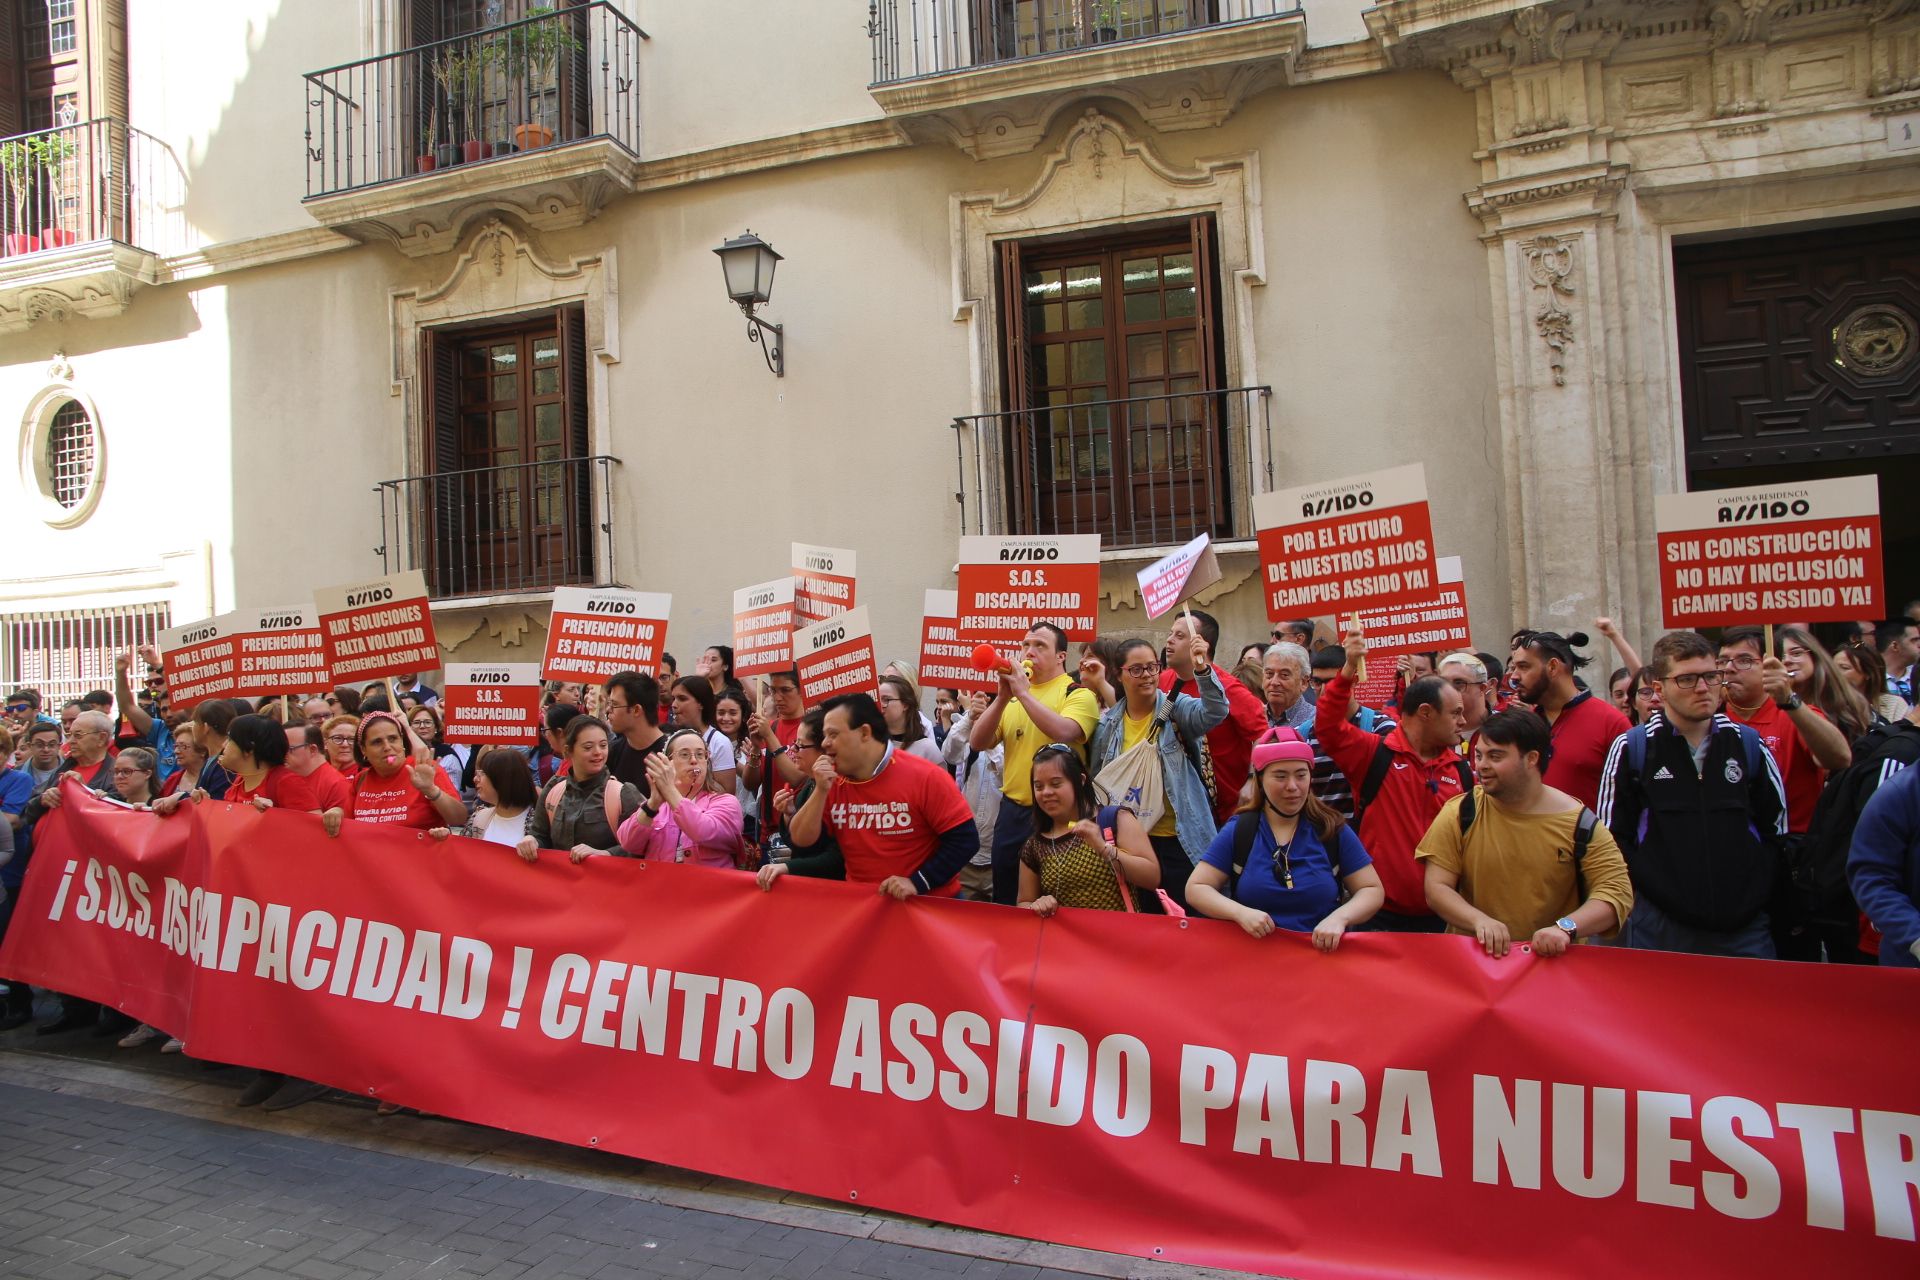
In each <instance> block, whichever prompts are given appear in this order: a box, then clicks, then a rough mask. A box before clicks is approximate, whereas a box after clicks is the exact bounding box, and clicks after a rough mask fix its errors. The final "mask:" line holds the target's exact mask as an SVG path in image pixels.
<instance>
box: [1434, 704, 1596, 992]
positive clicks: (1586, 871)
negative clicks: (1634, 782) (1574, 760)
mask: <svg viewBox="0 0 1920 1280" xmlns="http://www.w3.org/2000/svg"><path fill="white" fill-rule="evenodd" d="M1552 759H1553V731H1552V730H1551V729H1550V728H1548V726H1547V722H1546V721H1545V720H1543V719H1541V718H1540V716H1538V715H1537V714H1535V713H1534V712H1532V711H1528V710H1525V709H1524V708H1518V707H1516V708H1514V709H1512V710H1509V711H1500V712H1496V713H1495V714H1493V715H1491V716H1489V717H1488V718H1487V720H1486V723H1485V724H1483V725H1481V727H1480V736H1479V739H1478V741H1477V742H1476V743H1475V746H1474V760H1473V771H1474V777H1475V779H1476V780H1477V781H1478V782H1479V784H1480V785H1479V787H1478V788H1477V789H1475V790H1473V791H1468V792H1466V793H1464V794H1462V795H1460V796H1459V797H1457V798H1455V799H1453V800H1449V801H1448V802H1447V804H1446V807H1444V808H1443V809H1441V810H1440V816H1439V817H1437V818H1435V819H1434V820H1433V825H1432V826H1431V827H1429V828H1427V834H1426V836H1425V837H1424V838H1423V839H1422V840H1421V841H1420V848H1419V850H1418V851H1417V853H1416V856H1417V857H1418V858H1419V859H1420V861H1421V862H1423V863H1425V864H1426V883H1427V901H1428V903H1429V904H1431V905H1432V907H1433V909H1434V911H1435V912H1436V913H1438V914H1439V915H1440V917H1441V918H1442V919H1444V920H1445V921H1446V922H1447V923H1448V924H1449V925H1450V926H1452V929H1451V931H1452V932H1455V933H1465V934H1470V935H1472V936H1473V937H1474V938H1477V939H1478V940H1479V942H1480V945H1481V946H1482V947H1484V948H1486V952H1487V954H1488V955H1490V956H1493V957H1495V958H1498V957H1501V956H1504V955H1506V954H1507V951H1508V949H1509V948H1510V947H1511V946H1512V945H1513V941H1514V940H1515V939H1516V938H1517V939H1521V940H1525V941H1531V942H1532V944H1533V950H1534V953H1535V954H1536V955H1542V956H1557V955H1560V954H1562V953H1563V952H1565V951H1566V949H1567V948H1568V947H1569V946H1571V945H1573V944H1574V943H1575V942H1578V941H1580V940H1582V939H1583V938H1597V937H1608V936H1611V935H1613V934H1615V933H1618V932H1619V930H1620V924H1621V922H1622V921H1624V920H1625V919H1626V918H1627V917H1628V916H1629V915H1631V914H1632V912H1633V883H1632V881H1631V880H1630V879H1629V878H1628V876H1627V864H1626V860H1625V859H1623V858H1622V857H1621V856H1620V846H1619V845H1617V844H1615V843H1614V839H1613V837H1612V835H1610V834H1609V833H1608V832H1607V829H1606V828H1605V827H1603V826H1601V825H1600V823H1599V819H1598V818H1596V817H1595V816H1594V813H1593V810H1591V809H1589V808H1587V806H1586V805H1585V804H1583V803H1582V802H1581V801H1580V800H1579V799H1577V798H1576V797H1574V796H1571V795H1568V794H1567V793H1566V792H1564V791H1561V790H1559V789H1558V788H1556V787H1550V786H1548V785H1547V784H1546V778H1545V770H1546V768H1547V766H1548V764H1549V762H1550V761H1551V760H1552Z"/></svg>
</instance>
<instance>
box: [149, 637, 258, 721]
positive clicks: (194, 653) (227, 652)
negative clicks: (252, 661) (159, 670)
mask: <svg viewBox="0 0 1920 1280" xmlns="http://www.w3.org/2000/svg"><path fill="white" fill-rule="evenodd" d="M240 618H241V615H240V614H238V613H223V614H221V615H220V616H219V617H217V618H202V619H201V620H200V621H198V622H190V623H188V624H187V625H186V626H184V627H170V628H168V629H167V630H165V631H162V632H161V633H160V636H159V649H160V659H161V661H162V662H163V663H165V664H166V678H167V702H168V704H169V705H170V706H172V708H173V709H174V710H175V711H188V710H191V709H192V708H194V707H197V706H199V705H200V704H201V703H203V702H208V701H211V700H212V699H214V698H230V697H232V696H233V681H234V673H235V672H236V671H237V670H238V668H239V665H240V662H239V658H238V657H237V656H236V654H235V650H234V637H235V636H236V635H237V634H238V633H239V629H240Z"/></svg>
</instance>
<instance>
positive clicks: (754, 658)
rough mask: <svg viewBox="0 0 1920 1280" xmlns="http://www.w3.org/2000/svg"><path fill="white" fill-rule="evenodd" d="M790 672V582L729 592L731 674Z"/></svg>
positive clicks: (791, 593)
mask: <svg viewBox="0 0 1920 1280" xmlns="http://www.w3.org/2000/svg"><path fill="white" fill-rule="evenodd" d="M792 669H793V579H792V578H775V579H774V580H773V581H772V582H763V583H761V584H760V585H759V586H755V587H741V588H740V589H739V590H738V591H736V592H734V593H733V674H734V675H736V676H758V675H766V674H768V673H769V672H774V671H790V670H792Z"/></svg>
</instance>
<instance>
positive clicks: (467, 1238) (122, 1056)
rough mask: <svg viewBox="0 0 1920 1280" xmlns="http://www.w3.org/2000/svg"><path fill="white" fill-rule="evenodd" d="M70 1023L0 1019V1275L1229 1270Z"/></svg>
mask: <svg viewBox="0 0 1920 1280" xmlns="http://www.w3.org/2000/svg"><path fill="white" fill-rule="evenodd" d="M247 1074H248V1073H244V1072H240V1071H237V1070H232V1069H218V1070H208V1069H206V1068H204V1067H203V1066H202V1065H201V1064H198V1063H195V1062H193V1061H192V1060H191V1059H182V1058H180V1057H161V1056H160V1055H158V1054H157V1053H154V1052H153V1051H152V1047H151V1046H149V1047H148V1048H146V1049H142V1050H133V1051H126V1052H117V1051H115V1050H114V1049H113V1042H112V1041H111V1040H104V1041H100V1040H89V1039H88V1038H87V1037H86V1036H85V1035H84V1034H73V1035H63V1036H58V1037H51V1038H43V1039H40V1040H38V1041H35V1040H33V1039H32V1038H31V1033H30V1031H29V1032H26V1033H21V1032H16V1033H11V1034H7V1035H4V1036H0V1276H5V1277H14V1276H20V1277H46V1278H47V1280H91V1278H93V1277H107V1276H124V1277H139V1278H141V1280H148V1278H151V1280H160V1278H161V1277H166V1278H167V1280H193V1278H194V1277H198V1276H217V1277H239V1276H264V1277H289V1278H301V1280H347V1278H349V1277H354V1278H360V1277H442V1276H482V1275H484V1276H487V1277H490V1278H495V1277H497V1278H499V1280H513V1278H514V1277H529V1278H530V1277H547V1276H570V1277H587V1276H594V1277H609V1278H610V1277H620V1276H635V1277H658V1276H688V1277H708V1278H709V1280H731V1278H734V1277H742V1276H768V1277H789V1276H790V1277H795V1278H797V1280H798V1278H804V1277H810V1276H817V1277H829V1276H871V1277H879V1278H900V1280H905V1278H908V1277H920V1276H929V1277H933V1276H938V1277H952V1276H967V1277H976V1276H977V1277H988V1278H991V1277H1007V1278H1009V1280H1011V1278H1014V1277H1041V1276H1045V1277H1062V1278H1064V1277H1076V1276H1086V1275H1098V1276H1111V1277H1121V1276H1126V1277H1142V1278H1145V1280H1172V1278H1173V1277H1182V1278H1188V1277H1208V1276H1226V1275H1232V1274H1235V1273H1229V1272H1220V1271H1210V1270H1207V1269H1203V1268H1197V1267H1184V1266H1178V1265H1175V1264H1171V1263H1156V1262H1151V1261H1146V1260H1143V1259H1135V1258H1129V1257H1124V1256H1121V1255H1115V1254H1104V1253H1098V1252H1093V1251H1090V1250H1083V1249H1071V1248H1067V1247H1064V1246H1060V1245H1050V1244H1042V1243H1037V1242H1033V1241H1025V1240H1018V1239H1014V1238H1011V1237H1006V1236H996V1235H990V1234H987V1233H982V1232H975V1231H966V1230H961V1229H958V1228H953V1227H947V1226H943V1225H940V1224H937V1223H929V1222H926V1221H924V1220H918V1219H910V1218H904V1217H900V1216H898V1215H893V1214H886V1213H877V1212H872V1211H861V1212H855V1211H853V1210H851V1209H849V1208H848V1207H847V1206H844V1205H840V1204H836V1203H834V1202H831V1201H825V1200H816V1199H813V1198H812V1197H806V1196H797V1195H789V1194H786V1193H783V1192H780V1191H777V1190H774V1189H771V1188H765V1187H755V1186H751V1185H749V1184H744V1183H736V1182H730V1181H729V1180H726V1179H720V1178H711V1177H707V1176H706V1175H702V1174H697V1173H693V1172H691V1171H688V1170H681V1169H672V1168H669V1167H667V1166H662V1165H654V1164H649V1163H647V1162H645V1161H639V1160H631V1159H628V1158H626V1157H622V1156H615V1155H610V1154H608V1153H604V1152H596V1151H585V1150H581V1149H579V1148H573V1147H567V1146H564V1145H562V1144H558V1143H549V1142H545V1141H542V1140H539V1139H533V1138H526V1137H522V1136H520V1135H515V1134H507V1133H503V1132H501V1131H498V1130H492V1129H486V1128H483V1127H480V1126H476V1125H465V1124H459V1123H457V1122H453V1121H447V1120H439V1119H431V1118H426V1117H417V1116H405V1117H392V1118H386V1119H376V1118H375V1117H374V1116H373V1113H372V1108H371V1105H370V1104H368V1103H365V1102H363V1101H360V1100H357V1099H344V1098H338V1097H337V1095H336V1099H335V1100H332V1101H327V1102H321V1103H313V1104H309V1105H308V1106H305V1107H300V1108H297V1109H295V1110H292V1111H287V1112H281V1113H276V1114H273V1115H267V1114H264V1113H262V1112H260V1111H259V1110H258V1109H247V1110H241V1109H238V1108H235V1107H234V1106H233V1105H232V1099H233V1097H234V1096H235V1094H236V1092H237V1090H238V1087H239V1085H240V1084H241V1083H242V1082H243V1081H244V1079H245V1078H246V1076H247Z"/></svg>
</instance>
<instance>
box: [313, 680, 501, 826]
mask: <svg viewBox="0 0 1920 1280" xmlns="http://www.w3.org/2000/svg"><path fill="white" fill-rule="evenodd" d="M354 756H355V759H356V760H357V761H358V762H359V765H360V771H359V773H357V774H355V775H354V779H353V791H352V793H351V794H350V795H349V797H348V799H347V804H346V807H345V808H342V809H329V810H327V811H326V813H324V814H322V815H321V821H322V822H323V823H325V825H326V829H327V834H328V835H330V836H337V835H339V834H340V823H341V822H342V821H343V820H344V819H347V818H352V819H354V820H355V821H356V822H391V823H397V824H399V825H401V826H405V827H418V828H419V829H420V830H422V831H429V830H432V829H433V828H434V827H457V826H463V825H465V823H466V821H467V806H466V805H464V804H462V803H461V802H460V791H459V788H457V787H455V786H454V785H453V779H451V778H449V777H447V771H446V770H445V769H442V768H441V767H440V766H439V765H437V764H435V763H434V762H433V757H432V755H431V748H428V747H427V746H426V745H425V744H424V743H422V742H420V741H419V739H417V738H415V737H414V736H413V735H412V734H411V733H409V731H408V729H407V726H406V724H405V722H404V721H402V720H401V719H400V718H399V717H398V716H396V715H394V714H393V713H392V712H390V711H370V712H368V713H367V714H366V716H365V717H363V718H362V719H361V721H360V731H359V741H358V742H357V743H356V744H355V747H354Z"/></svg>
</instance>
